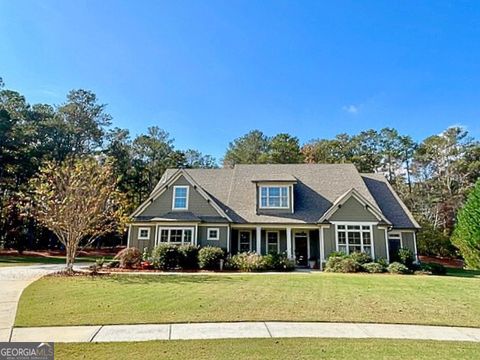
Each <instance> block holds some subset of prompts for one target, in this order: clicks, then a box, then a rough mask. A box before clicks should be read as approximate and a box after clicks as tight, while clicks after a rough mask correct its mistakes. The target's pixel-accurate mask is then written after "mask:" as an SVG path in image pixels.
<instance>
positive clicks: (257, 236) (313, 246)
mask: <svg viewBox="0 0 480 360" xmlns="http://www.w3.org/2000/svg"><path fill="white" fill-rule="evenodd" d="M320 231H321V228H319V227H293V226H292V227H275V226H271V225H268V226H264V227H263V226H255V227H251V226H250V227H248V226H245V227H242V226H234V227H233V226H232V229H231V244H230V251H231V253H232V254H237V253H240V252H249V251H252V252H256V253H258V254H261V255H266V254H269V253H278V254H280V253H284V254H286V255H287V256H288V258H290V259H294V260H295V264H296V265H297V266H298V267H308V266H309V259H315V261H316V267H318V266H319V264H320V262H321V259H323V256H322V253H321V248H322V247H321V246H320V238H321V236H320Z"/></svg>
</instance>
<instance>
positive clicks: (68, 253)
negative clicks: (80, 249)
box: [65, 244, 77, 275]
mask: <svg viewBox="0 0 480 360" xmlns="http://www.w3.org/2000/svg"><path fill="white" fill-rule="evenodd" d="M76 252H77V249H76V247H75V246H74V245H72V244H68V245H67V246H66V247H65V258H66V269H65V272H66V273H67V274H68V275H72V274H73V264H74V262H75V255H76Z"/></svg>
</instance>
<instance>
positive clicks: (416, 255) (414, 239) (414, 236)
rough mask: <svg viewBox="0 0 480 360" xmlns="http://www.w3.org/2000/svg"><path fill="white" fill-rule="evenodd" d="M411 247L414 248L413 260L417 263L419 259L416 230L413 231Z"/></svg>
mask: <svg viewBox="0 0 480 360" xmlns="http://www.w3.org/2000/svg"><path fill="white" fill-rule="evenodd" d="M413 247H414V248H415V262H416V263H417V264H418V263H419V262H420V260H419V259H418V250H417V232H416V231H414V232H413Z"/></svg>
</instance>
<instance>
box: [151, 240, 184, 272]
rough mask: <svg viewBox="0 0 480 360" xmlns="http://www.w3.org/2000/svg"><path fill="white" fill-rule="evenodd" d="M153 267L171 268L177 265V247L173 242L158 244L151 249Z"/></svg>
mask: <svg viewBox="0 0 480 360" xmlns="http://www.w3.org/2000/svg"><path fill="white" fill-rule="evenodd" d="M152 263H153V267H154V268H156V269H161V270H172V269H175V268H176V267H177V266H178V247H177V246H176V245H173V244H160V245H158V246H156V247H155V248H154V249H153V251H152Z"/></svg>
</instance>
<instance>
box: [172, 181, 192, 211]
mask: <svg viewBox="0 0 480 360" xmlns="http://www.w3.org/2000/svg"><path fill="white" fill-rule="evenodd" d="M172 209H173V210H187V209H188V186H174V187H173V203H172Z"/></svg>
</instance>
